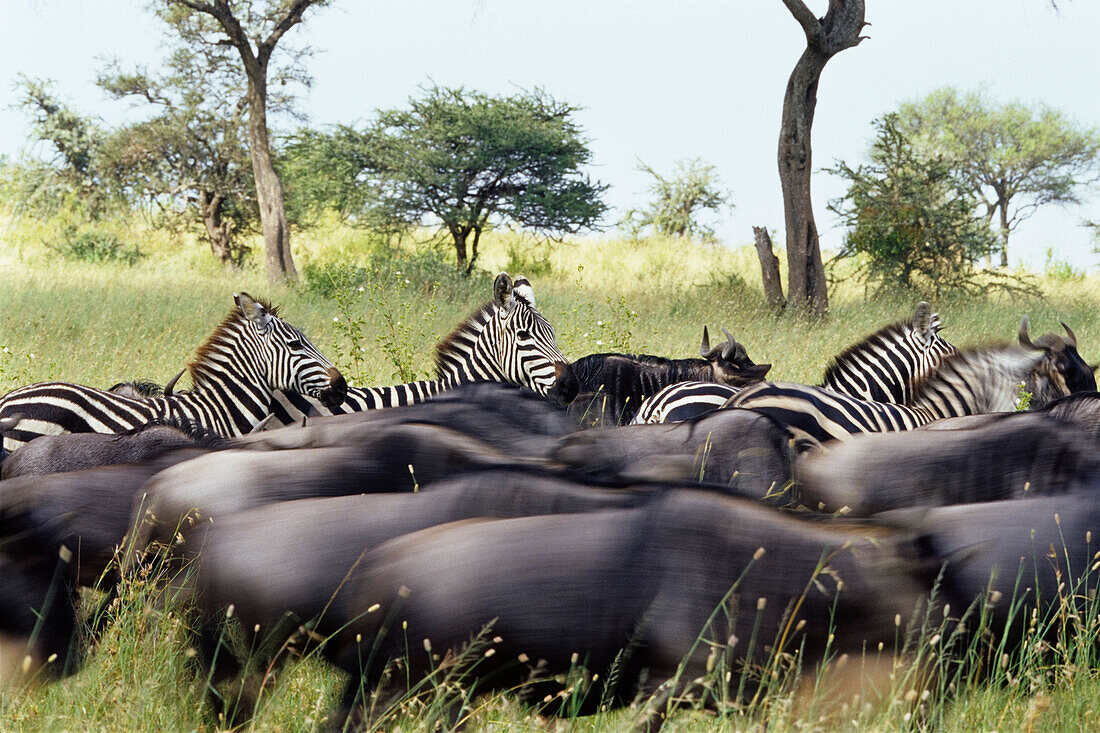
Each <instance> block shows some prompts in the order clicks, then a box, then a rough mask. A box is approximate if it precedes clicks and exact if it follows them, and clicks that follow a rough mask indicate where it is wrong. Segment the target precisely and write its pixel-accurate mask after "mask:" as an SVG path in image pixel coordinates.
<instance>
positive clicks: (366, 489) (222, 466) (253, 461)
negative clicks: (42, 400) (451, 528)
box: [135, 423, 521, 552]
mask: <svg viewBox="0 0 1100 733" xmlns="http://www.w3.org/2000/svg"><path fill="white" fill-rule="evenodd" d="M372 428H373V429H372V430H371V431H370V432H369V433H368V434H366V435H363V436H362V437H361V438H360V439H359V440H358V441H357V442H356V443H355V444H353V445H338V446H335V447H330V448H297V449H289V450H278V451H254V450H227V451H221V452H218V453H211V454H209V455H205V456H201V457H199V458H196V459H195V460H192V461H188V462H187V463H185V464H180V465H176V466H173V467H171V468H169V469H167V470H165V471H162V472H160V473H159V474H157V475H156V476H155V477H153V478H152V479H151V480H150V481H149V482H148V483H147V484H146V485H145V486H144V487H143V489H142V491H143V494H144V496H143V497H141V501H142V506H141V510H143V512H144V515H145V516H143V517H141V518H140V522H139V529H138V531H137V533H136V536H135V549H136V550H137V551H139V552H140V551H141V550H142V549H144V548H145V547H146V546H147V545H148V544H149V543H151V542H162V543H163V542H167V541H170V540H171V539H172V538H173V537H174V536H175V534H176V532H177V529H178V528H179V526H180V524H181V522H182V523H186V524H191V523H194V522H197V521H206V520H207V519H209V518H210V517H219V516H223V515H225V514H230V513H232V512H237V511H242V510H244V509H249V508H251V507H254V506H259V505H261V504H270V503H273V502H277V501H288V500H291V499H306V498H311V497H320V496H342V495H346V494H364V493H382V492H386V493H388V492H408V491H414V490H416V489H417V488H418V487H419V486H421V485H425V484H430V483H431V482H433V481H438V480H440V479H443V478H447V477H450V476H453V475H456V474H459V473H463V472H466V471H472V470H479V469H483V468H486V467H489V466H496V465H501V464H512V463H517V464H518V463H520V462H521V461H520V459H518V458H513V457H511V456H509V455H507V454H505V453H501V452H500V451H497V450H494V449H493V448H491V447H490V446H488V445H486V444H485V443H482V442H481V441H479V440H476V439H474V438H470V437H468V436H467V435H464V434H462V433H459V432H457V431H454V430H451V429H449V428H445V427H439V426H436V425H426V424H420V423H397V424H392V425H372Z"/></svg>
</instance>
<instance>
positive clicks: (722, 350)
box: [699, 326, 772, 387]
mask: <svg viewBox="0 0 1100 733" xmlns="http://www.w3.org/2000/svg"><path fill="white" fill-rule="evenodd" d="M722 333H724V334H726V339H727V340H726V341H723V342H722V343H720V344H718V345H716V346H715V347H714V348H711V346H710V334H709V333H708V332H707V327H706V326H703V343H702V345H701V346H700V347H699V353H700V354H702V355H703V358H704V359H706V360H707V361H708V362H710V367H711V369H712V370H713V371H714V381H716V382H723V383H725V384H729V385H733V386H734V387H744V386H745V385H747V384H752V383H753V382H759V381H760V380H761V379H763V378H764V375H766V374H767V373H768V370H769V369H771V368H772V365H771V364H756V363H755V362H753V360H752V359H750V358H749V354H748V352H747V351H746V350H745V347H744V346H742V345H741V344H739V343H738V342H737V340H736V339H734V338H733V334H732V333H730V332H729V330H728V329H727V328H726V327H725V326H723V327H722Z"/></svg>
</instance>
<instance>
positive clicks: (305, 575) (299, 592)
mask: <svg viewBox="0 0 1100 733" xmlns="http://www.w3.org/2000/svg"><path fill="white" fill-rule="evenodd" d="M655 491H656V490H655V489H648V490H638V491H631V490H627V491H609V490H606V489H601V488H598V487H593V486H589V485H584V484H578V483H576V482H574V481H570V480H567V479H564V478H561V477H558V476H554V475H552V474H546V473H538V472H530V471H516V470H514V469H508V470H496V471H489V472H480V473H476V474H469V475H465V476H462V477H458V478H456V479H450V480H445V481H441V482H439V483H438V484H436V485H435V486H434V488H431V489H429V490H427V491H423V492H421V493H419V494H378V495H360V496H346V497H334V498H323V499H302V500H298V501H290V502H280V503H277V504H269V505H267V506H262V507H257V508H255V509H251V510H248V511H244V512H239V513H236V514H229V515H225V516H221V517H218V518H217V520H216V521H214V522H208V523H200V524H198V525H197V526H195V527H194V528H188V529H185V530H184V531H183V538H184V540H183V543H182V544H180V545H176V546H175V547H173V551H174V552H177V553H184V554H185V555H186V556H187V557H189V558H192V559H194V560H195V562H194V563H193V564H192V565H190V568H191V572H190V575H189V577H188V578H187V580H186V581H184V587H185V588H186V590H187V593H188V595H189V596H191V597H192V600H194V602H195V603H196V604H197V606H198V608H199V609H200V612H201V616H202V619H203V624H202V630H203V634H202V641H201V644H200V650H201V651H202V655H201V656H200V661H202V662H204V663H205V664H206V665H207V666H208V667H209V666H210V665H212V664H214V662H215V660H216V665H215V666H216V669H215V670H214V671H213V674H212V677H213V678H214V679H215V681H218V680H223V679H225V678H226V677H228V676H229V675H230V674H234V673H236V672H237V671H238V670H239V669H240V668H241V667H242V662H243V661H244V660H238V659H237V658H236V657H235V656H234V654H233V650H232V649H223V650H221V651H220V652H218V653H217V654H215V647H216V645H217V643H218V640H219V639H220V638H222V635H221V634H220V626H221V623H220V622H222V621H224V619H225V610H226V608H227V607H228V606H229V605H232V606H233V607H234V611H233V614H232V615H233V618H234V619H236V620H237V622H239V624H240V632H241V634H243V636H244V644H243V648H244V649H247V650H248V656H249V659H248V664H249V665H250V666H249V671H251V672H255V671H257V670H258V671H260V672H261V673H269V671H270V670H271V669H272V667H273V665H274V664H277V663H279V662H281V657H280V658H279V659H276V658H277V656H278V655H279V654H280V653H283V652H285V651H286V642H287V640H288V639H289V638H290V637H291V636H292V635H293V634H295V633H296V632H298V630H299V629H300V628H303V627H305V628H308V629H309V634H308V636H307V637H306V638H304V639H302V640H301V641H302V642H308V641H309V639H310V638H314V639H324V638H328V637H330V636H331V635H333V634H335V633H336V632H337V631H339V629H340V628H341V627H342V626H343V625H344V624H345V623H347V621H348V619H347V617H346V615H345V613H344V607H343V606H342V605H340V603H338V601H339V600H341V599H342V596H340V595H338V594H339V592H340V590H341V588H342V587H343V584H344V581H345V580H346V578H347V577H348V573H349V572H350V571H351V570H352V569H353V568H354V567H355V566H356V565H357V564H358V563H359V562H360V561H361V559H362V556H363V554H364V553H365V552H366V551H368V550H369V549H371V548H373V547H376V546H378V545H380V544H381V543H382V542H384V541H385V540H388V539H392V538H394V537H397V536H400V535H402V534H406V533H408V532H413V531H416V530H419V529H423V528H425V527H431V526H435V525H438V524H443V523H446V522H451V521H454V520H459V519H465V518H469V517H478V516H494V517H516V516H527V515H531V514H553V513H562V512H583V511H590V510H593V509H599V508H607V507H624V506H631V505H636V504H638V503H639V502H643V501H645V500H647V499H648V497H650V496H652V495H653V494H654V492H655ZM273 538H277V540H276V541H272V539H273ZM256 629H259V632H257V631H256ZM283 656H285V654H284V655H283ZM254 682H255V681H254V680H247V679H246V680H245V684H244V695H245V698H244V699H242V700H240V701H239V704H238V705H237V710H236V714H235V715H232V716H230V717H231V718H232V719H233V721H234V722H235V723H239V722H241V718H242V717H243V716H247V715H248V714H251V712H252V708H253V706H254V702H253V701H252V700H251V699H249V692H255V691H256V690H255V689H252V688H253V686H254Z"/></svg>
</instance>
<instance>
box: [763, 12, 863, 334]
mask: <svg viewBox="0 0 1100 733" xmlns="http://www.w3.org/2000/svg"><path fill="white" fill-rule="evenodd" d="M783 4H784V5H785V6H786V7H787V10H789V11H790V12H791V15H793V16H794V18H795V20H797V21H798V24H799V25H800V26H802V31H803V33H805V35H806V50H805V51H803V53H802V56H801V57H800V58H799V59H798V63H797V64H795V67H794V71H792V72H791V76H790V79H789V80H788V81H787V90H786V93H785V94H784V96H783V121H782V124H781V128H780V132H779V155H778V158H779V181H780V183H781V185H782V187H783V217H784V222H785V224H786V238H787V239H786V246H787V272H788V275H787V277H788V283H787V284H788V298H787V303H788V305H790V306H793V307H794V308H796V309H798V310H801V311H812V312H814V313H816V314H819V315H823V314H824V313H825V312H826V311H827V310H828V307H829V296H828V292H827V290H826V284H825V270H824V268H823V265H822V262H821V244H820V242H819V240H818V236H817V225H816V224H815V223H814V212H813V204H812V201H811V199H810V173H811V171H812V166H813V161H812V157H811V148H810V130H811V128H812V126H813V122H814V109H815V108H816V106H817V83H818V80H819V79H820V78H821V72H822V71H823V70H824V68H825V64H826V63H828V61H829V59H831V58H832V57H833V56H835V55H836V54H838V53H840V52H841V51H843V50H844V49H846V48H852V47H853V46H856V45H858V44H859V42H860V41H862V40H863V38H864V36H861V35H860V31H861V30H862V29H863V26H864V25H865V23H864V20H863V17H864V4H863V0H829V10H828V12H826V13H825V16H824V17H823V18H818V17H816V16H815V15H814V14H813V12H812V11H811V10H810V9H809V8H808V7H806V4H805V3H804V2H802V0H783ZM762 264H763V262H762Z"/></svg>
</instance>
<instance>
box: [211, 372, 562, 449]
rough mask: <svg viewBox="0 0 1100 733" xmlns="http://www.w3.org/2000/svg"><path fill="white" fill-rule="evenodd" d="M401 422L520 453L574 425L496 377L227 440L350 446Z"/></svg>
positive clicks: (259, 445)
mask: <svg viewBox="0 0 1100 733" xmlns="http://www.w3.org/2000/svg"><path fill="white" fill-rule="evenodd" d="M406 423H417V424H422V425H435V426H439V427H443V428H449V429H450V430H454V431H455V432H458V433H462V434H463V435H465V436H467V437H469V438H475V439H477V440H480V441H482V442H483V443H486V444H487V445H490V446H493V447H495V448H497V449H499V450H506V451H508V452H509V453H512V454H523V455H537V454H538V453H539V452H540V451H542V450H545V447H546V443H547V441H545V440H543V439H544V438H556V437H558V436H560V435H564V434H566V433H570V432H573V431H574V430H576V429H577V424H576V422H575V421H573V420H572V419H570V418H569V417H568V416H567V415H566V414H565V413H564V412H563V411H562V410H561V408H559V407H556V406H554V405H552V404H550V403H549V402H547V401H546V400H545V399H543V398H542V397H539V396H538V395H537V394H535V393H534V392H531V391H529V390H525V389H521V388H519V387H515V386H512V385H508V384H501V383H497V382H478V383H473V384H467V385H461V386H458V387H455V388H454V389H451V390H447V391H445V392H443V393H441V394H439V395H437V396H436V397H433V398H432V399H430V400H427V401H425V402H420V403H417V404H414V405H408V406H405V407H393V408H387V409H379V410H364V411H361V412H353V413H348V414H345V415H332V416H325V417H316V418H309V420H308V421H307V424H306V427H304V428H302V427H297V426H296V427H284V428H279V429H277V430H271V431H267V432H262V433H257V434H254V435H248V436H242V437H240V438H235V439H233V440H232V441H230V442H231V444H232V446H233V447H237V448H247V449H253V450H273V449H276V450H283V449H287V448H317V447H329V446H335V445H352V444H358V443H360V442H361V441H362V440H363V439H365V438H369V437H370V436H371V435H372V434H373V433H374V432H375V431H376V430H378V429H381V428H385V427H389V426H393V425H401V424H406Z"/></svg>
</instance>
